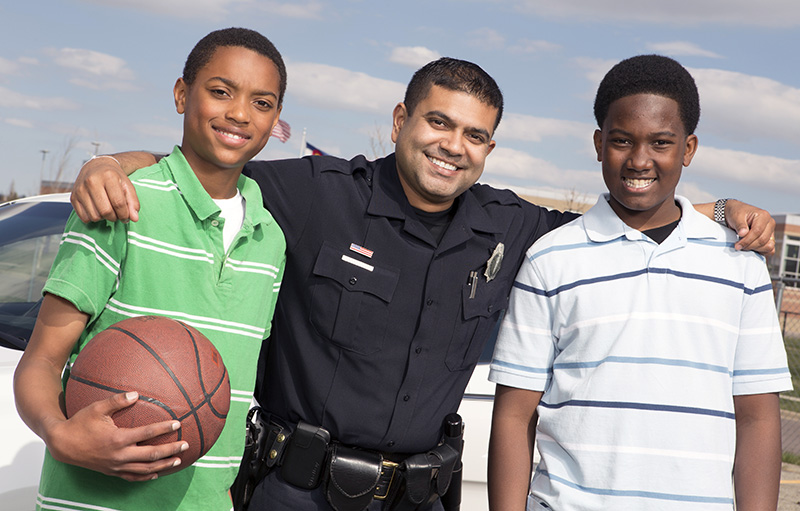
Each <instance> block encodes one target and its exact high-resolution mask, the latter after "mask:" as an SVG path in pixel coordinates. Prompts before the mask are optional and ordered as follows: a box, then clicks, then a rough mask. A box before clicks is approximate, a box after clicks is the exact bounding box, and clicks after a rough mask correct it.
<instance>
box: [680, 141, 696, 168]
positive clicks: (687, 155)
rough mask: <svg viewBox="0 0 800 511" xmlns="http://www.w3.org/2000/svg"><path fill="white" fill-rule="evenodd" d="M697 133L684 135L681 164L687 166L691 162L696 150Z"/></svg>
mask: <svg viewBox="0 0 800 511" xmlns="http://www.w3.org/2000/svg"><path fill="white" fill-rule="evenodd" d="M697 144H698V141H697V135H689V136H688V137H686V147H685V148H684V150H683V166H684V167H688V166H689V164H690V163H692V158H694V153H696V152H697Z"/></svg>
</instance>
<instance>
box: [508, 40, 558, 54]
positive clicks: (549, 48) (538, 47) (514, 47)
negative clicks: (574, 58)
mask: <svg viewBox="0 0 800 511" xmlns="http://www.w3.org/2000/svg"><path fill="white" fill-rule="evenodd" d="M559 49H561V45H560V44H555V43H551V42H549V41H533V40H531V39H519V40H518V41H517V42H515V43H513V44H511V45H509V47H508V51H510V52H511V53H526V54H539V53H549V52H553V51H556V50H559Z"/></svg>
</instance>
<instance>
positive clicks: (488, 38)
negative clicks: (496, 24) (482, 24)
mask: <svg viewBox="0 0 800 511" xmlns="http://www.w3.org/2000/svg"><path fill="white" fill-rule="evenodd" d="M468 42H469V44H470V46H478V47H480V48H483V49H484V50H501V49H503V48H504V47H505V45H506V38H505V37H504V36H503V35H502V34H500V32H498V31H497V30H494V29H493V28H479V29H477V30H473V31H472V32H470V33H469V39H468Z"/></svg>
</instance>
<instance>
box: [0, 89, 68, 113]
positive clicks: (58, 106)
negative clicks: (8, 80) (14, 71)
mask: <svg viewBox="0 0 800 511" xmlns="http://www.w3.org/2000/svg"><path fill="white" fill-rule="evenodd" d="M0 106H2V107H6V108H26V109H29V110H75V109H77V108H78V105H77V104H76V103H74V102H73V101H70V100H69V99H65V98H53V97H46V98H45V97H36V96H28V95H26V94H20V93H19V92H14V91H13V90H10V89H6V88H5V87H0Z"/></svg>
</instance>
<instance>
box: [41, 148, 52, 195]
mask: <svg viewBox="0 0 800 511" xmlns="http://www.w3.org/2000/svg"><path fill="white" fill-rule="evenodd" d="M39 152H40V153H42V170H41V171H40V172H39V188H40V189H41V187H42V181H44V159H45V158H47V153H49V152H50V151H49V150H47V149H39Z"/></svg>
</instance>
